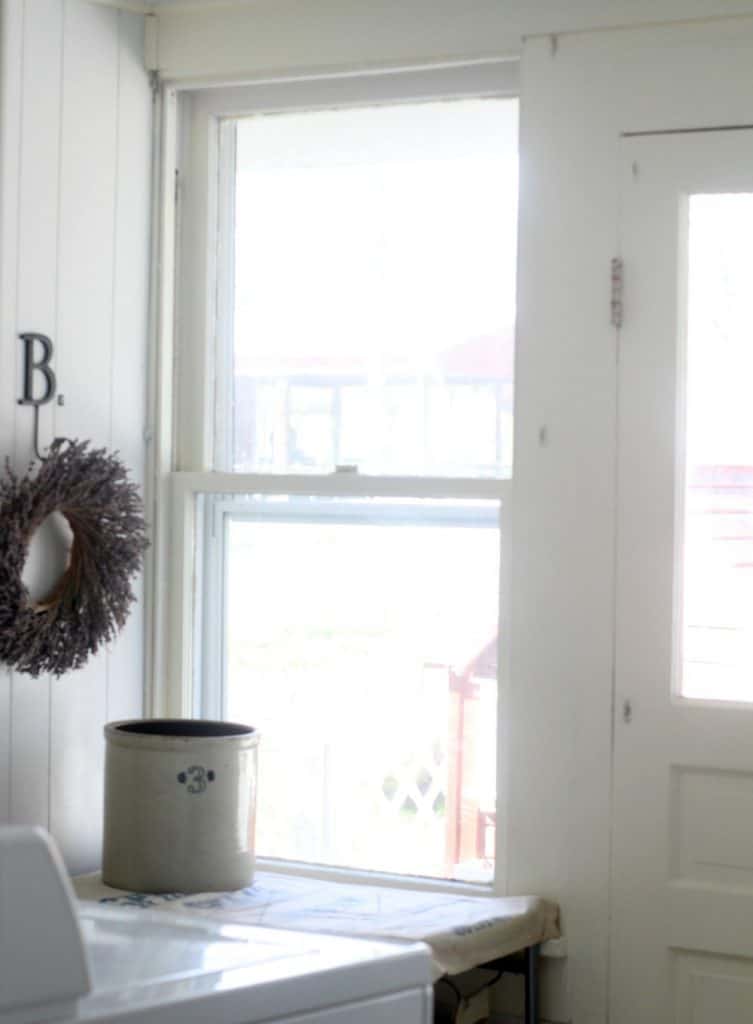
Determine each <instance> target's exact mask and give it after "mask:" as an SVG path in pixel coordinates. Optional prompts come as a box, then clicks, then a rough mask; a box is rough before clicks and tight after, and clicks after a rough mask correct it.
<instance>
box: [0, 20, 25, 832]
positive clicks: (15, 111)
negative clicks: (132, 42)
mask: <svg viewBox="0 0 753 1024" xmlns="http://www.w3.org/2000/svg"><path fill="white" fill-rule="evenodd" d="M21 15H22V11H21V9H20V7H19V5H17V4H4V5H2V6H1V7H0V68H2V69H3V77H2V79H0V240H1V244H0V299H1V300H2V301H0V339H5V338H12V337H13V336H14V332H15V329H16V298H17V282H18V263H17V260H16V259H9V258H8V254H9V253H13V254H15V253H16V252H17V251H18V210H17V204H16V196H15V191H14V189H13V188H12V187H10V186H9V183H12V182H18V180H19V174H20V167H21V153H20V149H21V147H20V138H21V120H22V118H21V95H22V89H21V66H22V60H21V34H22V17H21ZM16 356H17V351H16V348H15V346H14V345H7V344H3V343H2V340H0V437H2V438H3V439H4V441H5V448H6V452H7V453H12V452H13V445H14V431H15V417H16V404H15V403H16V398H17V395H16V389H17V388H16V381H17V374H16ZM12 702H13V687H12V678H11V675H10V673H8V672H5V671H3V670H0V821H8V820H9V818H10V805H11V776H12V757H13V747H12V744H11V730H10V720H11V710H12Z"/></svg>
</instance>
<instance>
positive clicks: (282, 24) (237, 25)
mask: <svg viewBox="0 0 753 1024" xmlns="http://www.w3.org/2000/svg"><path fill="white" fill-rule="evenodd" d="M154 9H155V11H156V13H157V18H156V19H155V20H156V21H157V22H158V28H157V35H158V39H157V45H156V53H155V55H154V56H155V65H154V66H155V67H156V68H157V69H158V70H159V71H160V73H161V74H162V75H163V76H164V77H165V78H166V79H171V80H177V79H184V80H185V79H186V78H193V79H197V80H200V79H211V78H214V79H222V80H225V81H229V80H232V79H234V78H248V77H250V76H254V75H257V74H259V73H265V72H266V73H273V74H276V73H279V72H283V71H286V70H290V69H293V68H295V69H297V70H298V71H299V72H300V71H312V70H313V69H315V68H316V69H319V70H330V71H331V70H334V69H335V68H358V69H361V70H362V69H364V68H365V67H369V66H375V67H379V66H381V67H383V66H386V65H387V66H389V65H395V64H402V65H411V64H413V65H416V64H425V63H427V62H439V63H441V62H443V61H445V60H447V59H448V58H452V57H454V58H455V59H458V58H463V59H472V58H476V57H488V56H502V55H508V56H516V55H518V54H519V53H520V49H521V40H522V39H524V38H525V37H527V36H531V35H534V34H539V33H546V34H550V33H557V34H562V33H569V32H577V31H582V30H588V29H593V28H597V29H600V30H603V29H606V28H609V27H619V26H625V25H641V24H644V25H645V24H661V23H663V22H667V21H684V20H687V19H692V18H707V17H714V16H716V17H725V16H727V17H729V16H733V17H734V16H737V15H740V14H741V13H742V12H744V11H746V10H747V11H748V13H751V12H753V4H751V3H750V2H749V0H742V2H740V0H607V2H604V0H577V2H573V3H567V4H564V3H562V0H537V2H533V3H532V2H531V0H504V2H494V0H410V2H409V3H406V2H405V0H381V2H380V3H374V2H373V0H315V2H312V0H253V2H248V0H236V2H232V0H231V2H229V3H228V2H224V0H216V2H215V3H211V2H207V0H168V2H167V3H161V4H158V5H157V6H156V7H155V8H154Z"/></svg>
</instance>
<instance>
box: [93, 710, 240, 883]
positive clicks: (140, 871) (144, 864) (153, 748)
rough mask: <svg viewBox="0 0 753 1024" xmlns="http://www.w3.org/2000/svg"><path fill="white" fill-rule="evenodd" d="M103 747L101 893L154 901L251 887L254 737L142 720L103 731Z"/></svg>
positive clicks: (200, 724)
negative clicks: (147, 895)
mask: <svg viewBox="0 0 753 1024" xmlns="http://www.w3.org/2000/svg"><path fill="white" fill-rule="evenodd" d="M105 738H106V741H107V753H106V762H105V821H104V849H103V863H102V880H103V881H104V882H105V884H106V885H111V886H114V887H115V888H117V889H130V890H134V891H136V892H154V893H157V892H183V893H191V892H207V891H219V890H227V889H242V888H244V887H245V886H247V885H250V884H251V882H252V880H253V875H254V827H255V819H256V782H257V748H258V744H259V734H258V733H257V731H256V730H255V729H253V728H252V727H251V726H248V725H240V724H238V723H235V722H209V721H203V720H199V719H179V718H174V719H148V720H133V721H124V722H110V723H109V724H108V725H106V726H105Z"/></svg>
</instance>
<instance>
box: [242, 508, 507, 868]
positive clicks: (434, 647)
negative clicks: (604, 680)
mask: <svg viewBox="0 0 753 1024" xmlns="http://www.w3.org/2000/svg"><path fill="white" fill-rule="evenodd" d="M498 514H499V508H498V505H497V503H495V502H476V503H468V505H467V506H463V507H460V508H458V506H457V504H454V503H453V504H449V503H447V504H445V503H442V502H402V503H401V502H391V503H390V504H389V505H387V506H381V505H380V504H379V503H376V502H371V501H365V500H357V501H332V500H329V499H279V500H267V501H258V500H257V501H254V502H251V503H247V504H245V505H241V504H239V503H237V502H236V503H235V504H233V503H231V504H230V506H229V511H228V512H227V516H226V533H225V544H226V551H227V556H226V564H227V584H226V634H227V635H226V643H227V678H226V688H225V690H226V696H225V701H226V706H225V709H224V713H225V714H227V715H228V716H229V717H230V718H232V719H237V720H241V721H246V722H248V723H249V724H251V725H254V726H256V727H257V728H259V729H260V731H261V735H262V739H261V745H260V786H259V805H258V818H257V851H258V853H259V855H261V856H270V857H280V858H286V859H291V860H303V861H309V862H314V863H323V864H332V865H343V866H349V867H354V868H363V869H369V870H379V871H390V872H398V873H403V874H417V875H428V876H434V877H440V878H471V879H474V880H480V881H489V880H491V878H492V876H493V867H494V826H495V799H496V736H497V726H496V722H497V717H496V699H497V621H498V603H499V528H498Z"/></svg>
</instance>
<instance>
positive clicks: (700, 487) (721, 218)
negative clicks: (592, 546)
mask: <svg viewBox="0 0 753 1024" xmlns="http://www.w3.org/2000/svg"><path fill="white" fill-rule="evenodd" d="M752 291H753V194H750V193H727V194H721V195H693V196H691V197H690V200H689V235H688V306H687V313H688V320H687V324H688V326H687V351H686V392H685V394H686V423H685V446H686V452H685V500H684V558H683V564H682V576H683V578H682V590H681V593H682V608H681V614H682V658H681V661H682V669H681V680H680V694H681V696H683V697H692V698H699V699H705V700H726V701H753V303H752V302H751V292H752Z"/></svg>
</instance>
